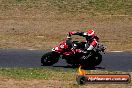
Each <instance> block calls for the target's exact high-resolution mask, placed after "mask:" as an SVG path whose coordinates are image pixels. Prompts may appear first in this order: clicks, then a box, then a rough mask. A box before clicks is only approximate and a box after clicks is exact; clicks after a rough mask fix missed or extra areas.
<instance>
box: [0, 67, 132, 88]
mask: <svg viewBox="0 0 132 88" xmlns="http://www.w3.org/2000/svg"><path fill="white" fill-rule="evenodd" d="M77 70H78V69H69V68H58V67H57V68H53V67H48V68H46V67H44V68H0V77H1V78H3V79H1V80H4V77H5V79H6V78H7V79H8V80H9V79H12V80H15V81H16V80H17V84H19V83H21V81H26V82H28V83H29V82H30V83H31V82H32V80H37V81H38V82H40V84H42V80H43V81H44V82H48V81H49V80H52V82H53V83H51V84H52V86H54V85H55V86H56V85H59V86H60V87H62V86H63V87H64V88H87V86H89V87H90V88H94V87H95V86H96V88H106V87H107V88H111V87H114V86H117V87H119V88H121V87H123V88H128V87H131V86H132V83H130V84H115V85H114V84H94V85H93V84H88V85H83V86H80V85H78V84H77V82H76V76H77V74H78V71H77ZM127 73H128V72H119V71H100V70H87V74H127ZM130 74H131V73H130ZM56 81H57V82H58V81H59V82H60V83H59V82H58V84H54V82H56ZM8 83H9V82H8ZM28 83H24V84H25V86H24V85H23V86H24V87H26V85H27V84H28ZM14 84H15V83H14ZM17 84H15V85H17ZM32 85H34V84H32ZM44 85H47V86H49V84H44Z"/></svg>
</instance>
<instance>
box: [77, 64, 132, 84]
mask: <svg viewBox="0 0 132 88" xmlns="http://www.w3.org/2000/svg"><path fill="white" fill-rule="evenodd" d="M78 71H79V74H78V75H77V78H76V81H77V83H78V84H79V85H81V84H86V83H116V84H117V83H130V81H131V77H130V75H129V74H87V73H86V71H85V70H82V69H81V66H80V67H79V70H78Z"/></svg>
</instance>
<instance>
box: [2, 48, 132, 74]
mask: <svg viewBox="0 0 132 88" xmlns="http://www.w3.org/2000/svg"><path fill="white" fill-rule="evenodd" d="M44 53H46V52H45V51H42V50H21V49H20V50H16V49H9V50H5V49H4V50H2V49H1V50H0V67H1V68H14V67H24V68H25V67H26V68H34V67H35V68H36V67H42V66H41V63H40V58H41V56H42V55H43V54H44ZM66 66H67V63H66V62H65V60H59V62H58V63H56V64H55V65H54V66H53V67H62V68H64V67H66ZM67 69H68V68H67ZM96 69H97V70H98V69H101V70H114V71H129V72H130V71H132V52H111V53H110V52H109V53H106V54H104V55H103V61H102V63H101V64H100V65H99V66H97V67H96Z"/></svg>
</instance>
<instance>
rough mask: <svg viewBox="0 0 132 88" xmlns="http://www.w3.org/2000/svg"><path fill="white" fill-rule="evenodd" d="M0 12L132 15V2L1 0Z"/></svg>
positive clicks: (104, 0)
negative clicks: (38, 11) (34, 11)
mask: <svg viewBox="0 0 132 88" xmlns="http://www.w3.org/2000/svg"><path fill="white" fill-rule="evenodd" d="M0 4H1V5H0V11H7V10H8V11H9V10H16V8H17V9H20V10H24V11H33V10H34V9H36V10H40V11H44V12H57V13H88V14H90V15H100V14H102V15H104V14H106V15H107V14H108V15H132V1H131V0H1V2H0Z"/></svg>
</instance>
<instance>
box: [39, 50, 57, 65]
mask: <svg viewBox="0 0 132 88" xmlns="http://www.w3.org/2000/svg"><path fill="white" fill-rule="evenodd" d="M59 57H60V55H59V54H58V53H55V52H48V53H46V54H44V55H43V56H42V58H41V65H42V66H51V65H53V64H55V63H57V62H58V60H59Z"/></svg>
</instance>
